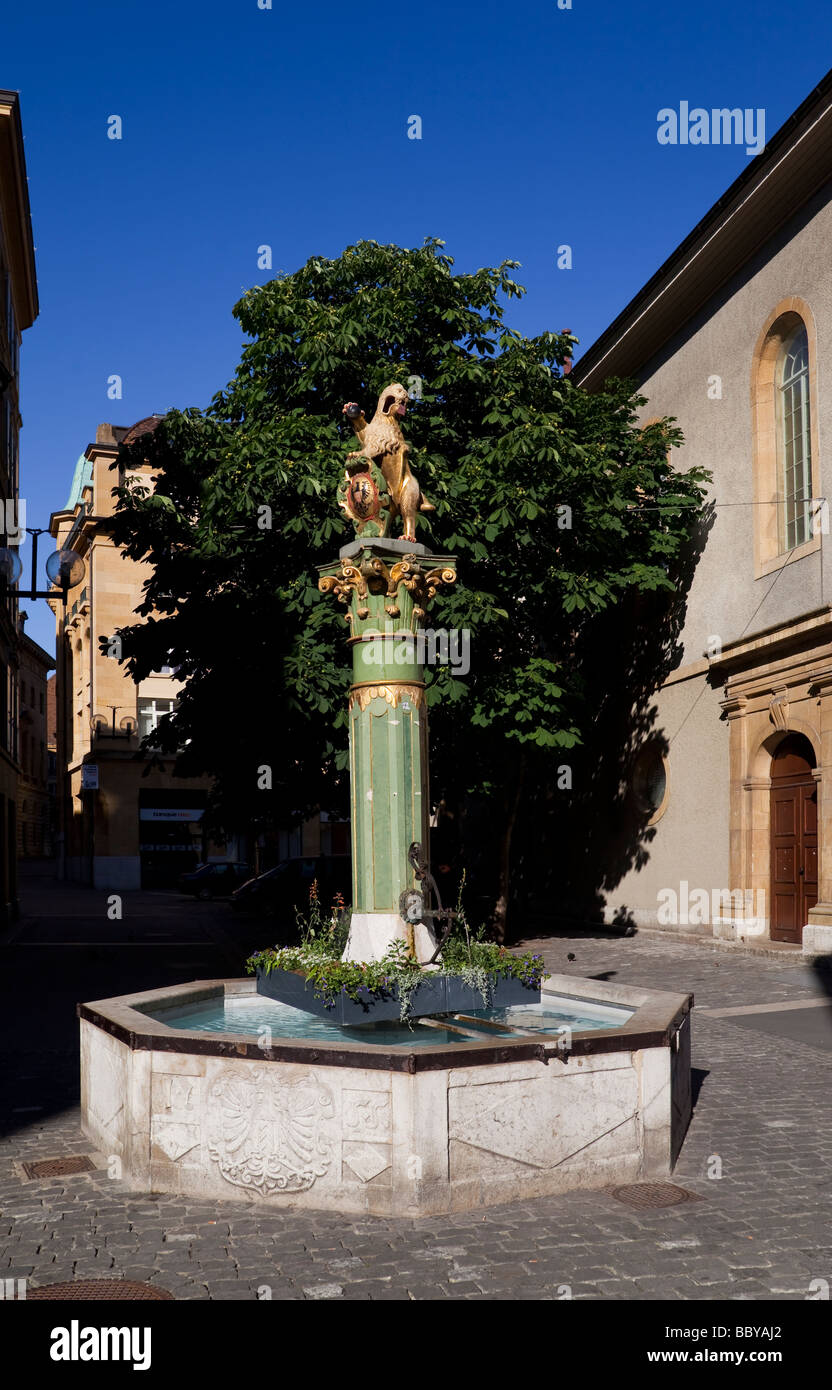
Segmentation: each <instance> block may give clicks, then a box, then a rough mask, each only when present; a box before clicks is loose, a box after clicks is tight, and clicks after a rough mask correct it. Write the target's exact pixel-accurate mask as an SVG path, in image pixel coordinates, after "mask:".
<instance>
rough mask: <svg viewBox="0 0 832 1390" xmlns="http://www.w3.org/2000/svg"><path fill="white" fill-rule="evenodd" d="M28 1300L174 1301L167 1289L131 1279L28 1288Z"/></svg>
mask: <svg viewBox="0 0 832 1390" xmlns="http://www.w3.org/2000/svg"><path fill="white" fill-rule="evenodd" d="M26 1298H27V1300H28V1299H32V1298H51V1299H55V1300H61V1301H63V1300H64V1299H79V1300H81V1299H94V1300H96V1301H101V1300H103V1301H105V1302H110V1301H112V1300H120V1299H124V1300H125V1301H129V1302H131V1303H132V1302H134V1301H135V1300H136V1299H154V1300H163V1299H164V1300H167V1299H171V1300H173V1294H172V1293H168V1291H167V1289H157V1288H156V1287H155V1286H154V1285H153V1284H136V1283H134V1282H133V1281H131V1280H130V1279H71V1280H70V1281H69V1282H68V1283H66V1284H44V1285H43V1287H42V1288H39V1289H33V1288H31V1287H30V1288H27V1290H26Z"/></svg>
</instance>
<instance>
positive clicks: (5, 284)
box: [0, 90, 38, 921]
mask: <svg viewBox="0 0 832 1390" xmlns="http://www.w3.org/2000/svg"><path fill="white" fill-rule="evenodd" d="M37 314H38V289H37V279H36V276H35V250H34V243H33V240H32V221H31V214H30V211H29V193H28V185H27V178H26V160H25V156H24V153H23V130H22V126H21V121H20V102H19V99H18V95H17V93H16V92H7V91H3V90H0V527H2V531H3V539H2V541H0V545H2V546H3V547H4V548H7V549H11V550H16V549H17V547H18V545H19V544H20V542H21V539H23V538H25V537H24V536H22V534H21V530H20V529H19V528H22V527H23V526H24V525H25V521H24V518H23V515H22V512H21V509H20V502H19V479H20V467H19V461H20V455H19V433H20V423H21V421H20V389H19V388H20V340H21V334H22V333H23V332H25V330H26V329H27V328H29V327H31V325H32V324H33V323H34V321H35V319H36V318H37ZM7 577H11V576H7ZM18 645H19V644H18V620H17V599H16V597H15V596H14V593H13V592H12V593H9V591H8V589H7V588H5V586H4V591H3V592H2V593H0V921H4V920H5V921H7V920H9V919H10V918H12V917H14V916H15V915H16V912H17V869H16V850H17V837H18V830H17V803H18V786H17V781H18V771H19V769H18V751H19V737H18V734H19V729H18Z"/></svg>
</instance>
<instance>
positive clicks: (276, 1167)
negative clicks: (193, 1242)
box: [208, 1067, 333, 1196]
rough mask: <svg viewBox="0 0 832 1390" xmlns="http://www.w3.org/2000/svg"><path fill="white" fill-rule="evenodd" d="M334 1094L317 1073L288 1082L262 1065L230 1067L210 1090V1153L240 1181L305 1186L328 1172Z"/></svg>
mask: <svg viewBox="0 0 832 1390" xmlns="http://www.w3.org/2000/svg"><path fill="white" fill-rule="evenodd" d="M332 1114H333V1106H332V1096H331V1094H330V1092H329V1090H328V1089H327V1087H326V1086H322V1085H321V1084H320V1082H317V1081H315V1080H313V1079H311V1078H310V1079H308V1080H302V1081H296V1082H294V1083H291V1084H289V1085H287V1084H286V1083H285V1082H281V1081H280V1080H279V1078H278V1077H277V1076H276V1075H275V1074H274V1072H273V1071H272V1070H271V1069H269V1070H265V1069H264V1068H262V1067H257V1068H255V1069H253V1070H252V1072H251V1074H250V1076H242V1075H240V1073H239V1072H237V1071H234V1072H227V1073H226V1074H225V1075H224V1076H222V1077H220V1078H219V1080H217V1081H215V1082H214V1084H213V1086H212V1087H211V1090H210V1093H209V1123H208V1153H209V1154H210V1156H211V1158H212V1159H213V1161H214V1162H215V1163H216V1164H218V1166H219V1170H220V1172H221V1173H222V1176H223V1177H224V1178H225V1179H226V1180H227V1181H228V1182H230V1183H233V1184H234V1186H235V1187H243V1188H247V1189H249V1190H251V1191H254V1192H259V1193H261V1194H262V1195H264V1196H269V1195H271V1194H272V1193H275V1192H304V1191H305V1190H306V1189H307V1188H310V1187H311V1186H312V1184H313V1183H314V1182H315V1180H316V1179H317V1178H322V1177H323V1176H324V1174H325V1173H326V1172H327V1170H328V1168H329V1166H330V1164H331V1162H332V1154H333V1146H332V1142H331V1140H330V1139H329V1137H328V1135H327V1129H328V1124H327V1122H328V1121H329V1120H330V1119H331V1118H332Z"/></svg>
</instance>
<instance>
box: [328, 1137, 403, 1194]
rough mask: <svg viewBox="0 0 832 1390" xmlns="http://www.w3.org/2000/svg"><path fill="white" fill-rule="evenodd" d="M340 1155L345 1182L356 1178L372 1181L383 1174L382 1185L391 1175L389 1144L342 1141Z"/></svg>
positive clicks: (364, 1181) (386, 1182)
mask: <svg viewBox="0 0 832 1390" xmlns="http://www.w3.org/2000/svg"><path fill="white" fill-rule="evenodd" d="M341 1157H342V1160H343V1177H344V1181H345V1182H351V1181H352V1182H354V1181H355V1179H356V1178H358V1179H359V1180H360V1181H361V1182H362V1183H368V1182H373V1181H375V1180H377V1179H380V1178H381V1177H382V1175H384V1185H389V1183H390V1182H391V1181H392V1177H393V1169H392V1166H391V1164H392V1157H391V1147H390V1145H389V1144H362V1143H354V1142H352V1141H350V1142H347V1141H346V1140H345V1141H344V1144H343V1148H342V1153H341Z"/></svg>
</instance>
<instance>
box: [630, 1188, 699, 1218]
mask: <svg viewBox="0 0 832 1390" xmlns="http://www.w3.org/2000/svg"><path fill="white" fill-rule="evenodd" d="M612 1196H613V1197H614V1198H615V1199H616V1201H617V1202H624V1203H625V1204H626V1205H627V1206H628V1207H635V1208H636V1210H637V1211H650V1210H652V1209H654V1208H656V1207H678V1206H679V1205H680V1203H682V1202H700V1201H701V1200H702V1199H701V1197H700V1196H699V1194H698V1193H696V1192H688V1190H687V1188H686V1187H676V1186H675V1185H674V1184H673V1183H672V1182H633V1183H628V1184H627V1186H626V1187H614V1188H613V1190H612Z"/></svg>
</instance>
